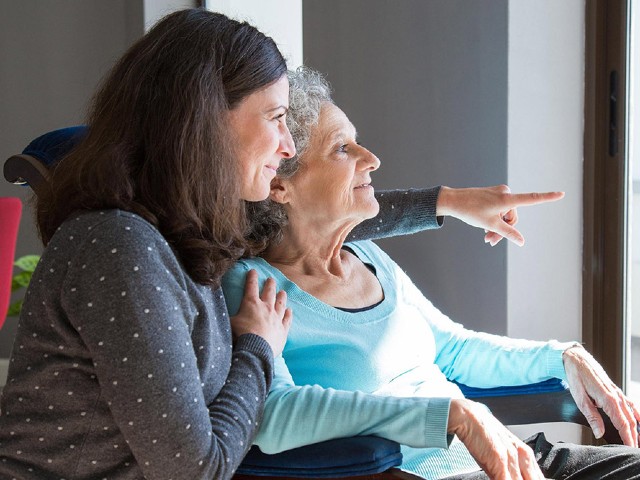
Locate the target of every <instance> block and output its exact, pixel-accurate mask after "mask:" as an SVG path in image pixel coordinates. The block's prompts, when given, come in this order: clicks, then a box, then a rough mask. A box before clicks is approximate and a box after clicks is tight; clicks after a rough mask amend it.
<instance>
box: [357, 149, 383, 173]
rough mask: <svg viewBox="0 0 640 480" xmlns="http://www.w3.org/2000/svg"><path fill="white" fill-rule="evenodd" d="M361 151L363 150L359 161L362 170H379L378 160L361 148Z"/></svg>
mask: <svg viewBox="0 0 640 480" xmlns="http://www.w3.org/2000/svg"><path fill="white" fill-rule="evenodd" d="M362 149H363V150H364V151H363V155H362V159H361V163H362V168H363V169H365V170H377V169H378V168H380V159H379V158H378V157H376V156H375V155H374V154H373V152H371V151H369V150H367V149H366V148H364V147H362Z"/></svg>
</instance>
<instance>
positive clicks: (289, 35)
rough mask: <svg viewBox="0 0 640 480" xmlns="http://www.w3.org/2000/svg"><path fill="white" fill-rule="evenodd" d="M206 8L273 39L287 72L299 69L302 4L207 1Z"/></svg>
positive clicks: (278, 0)
mask: <svg viewBox="0 0 640 480" xmlns="http://www.w3.org/2000/svg"><path fill="white" fill-rule="evenodd" d="M205 4H206V7H207V8H208V9H210V10H213V11H215V12H220V13H224V14H225V15H228V16H229V17H232V18H235V19H238V20H243V21H247V22H249V23H250V24H252V25H254V26H256V27H257V28H258V29H259V30H260V31H261V32H263V33H265V34H266V35H268V36H270V37H271V38H273V39H274V40H275V42H276V44H277V45H278V48H279V49H280V51H281V52H282V54H283V55H284V57H285V59H286V60H287V66H288V67H289V68H290V69H295V68H296V67H298V66H300V65H302V63H303V62H302V0H208V1H207V2H205Z"/></svg>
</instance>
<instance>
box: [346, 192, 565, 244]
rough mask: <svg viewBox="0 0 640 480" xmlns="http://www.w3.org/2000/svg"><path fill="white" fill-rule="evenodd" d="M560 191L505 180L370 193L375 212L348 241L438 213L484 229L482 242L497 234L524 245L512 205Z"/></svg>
mask: <svg viewBox="0 0 640 480" xmlns="http://www.w3.org/2000/svg"><path fill="white" fill-rule="evenodd" d="M562 197H564V193H563V192H546V193H539V192H532V193H511V190H510V189H509V187H507V186H506V185H498V186H495V187H478V188H450V187H433V188H426V189H410V190H388V191H380V192H378V193H376V198H377V199H378V203H379V204H380V213H379V214H378V215H377V216H376V217H375V218H373V219H371V220H367V221H365V222H363V223H361V224H360V225H358V227H356V228H355V229H354V230H353V232H352V233H351V236H350V237H349V238H348V241H353V240H366V239H371V240H374V239H377V238H385V237H393V236H398V235H407V234H409V233H416V232H420V231H423V230H429V229H433V228H438V227H440V226H441V225H442V222H443V217H444V216H451V217H456V218H458V219H459V220H462V221H463V222H465V223H467V224H469V225H471V226H474V227H478V228H482V229H484V230H485V231H486V232H487V234H486V235H485V242H486V243H489V244H490V245H491V246H494V245H496V244H497V243H498V242H500V240H502V238H507V239H508V240H511V241H512V242H513V243H515V244H516V245H520V246H522V245H524V237H523V236H522V234H521V233H520V232H519V231H518V230H517V229H516V228H515V225H516V223H518V212H517V208H518V207H524V206H528V205H537V204H539V203H545V202H553V201H556V200H560V199H561V198H562Z"/></svg>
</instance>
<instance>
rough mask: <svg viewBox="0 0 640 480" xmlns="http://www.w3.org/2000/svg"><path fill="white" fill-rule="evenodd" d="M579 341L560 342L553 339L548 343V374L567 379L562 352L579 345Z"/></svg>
mask: <svg viewBox="0 0 640 480" xmlns="http://www.w3.org/2000/svg"><path fill="white" fill-rule="evenodd" d="M579 345H580V343H579V342H558V341H557V340H551V341H549V342H548V344H547V352H546V353H547V359H546V360H547V375H549V376H550V377H554V378H559V379H561V380H567V374H566V373H565V371H564V361H563V360H562V354H563V353H564V352H565V350H567V349H569V348H571V347H576V346H579Z"/></svg>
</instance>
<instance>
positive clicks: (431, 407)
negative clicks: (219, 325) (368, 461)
mask: <svg viewBox="0 0 640 480" xmlns="http://www.w3.org/2000/svg"><path fill="white" fill-rule="evenodd" d="M248 269H249V268H248V266H247V264H246V263H244V262H238V263H237V264H236V266H235V267H233V268H232V269H231V270H230V271H229V272H227V274H226V275H225V277H224V279H223V288H224V291H225V299H226V300H227V304H228V307H229V312H230V313H231V314H233V313H235V312H236V311H237V309H238V307H239V305H240V301H241V299H242V292H243V286H244V278H245V276H246V273H247V271H248ZM259 273H260V272H259ZM261 277H262V278H261V279H260V280H261V282H262V281H264V280H265V278H264V275H262V274H261ZM293 321H294V322H295V312H294V320H293ZM285 350H286V349H285ZM449 404H450V399H449V398H398V397H391V396H382V395H374V394H366V393H363V392H357V391H345V390H336V389H332V388H323V387H320V386H318V385H296V384H295V382H294V381H293V378H292V376H291V374H290V372H289V370H288V368H287V365H286V361H285V359H284V358H283V357H282V356H280V357H278V358H276V359H275V361H274V378H273V382H272V385H271V390H270V392H269V396H268V397H267V401H266V404H265V412H264V418H263V421H262V424H261V425H260V429H259V431H258V436H257V437H256V440H255V443H256V444H257V445H258V446H259V447H260V449H261V450H262V451H263V452H265V453H278V452H281V451H284V450H289V449H292V448H296V447H300V446H302V445H308V444H311V443H317V442H321V441H324V440H329V439H334V438H341V437H350V436H355V435H376V436H379V437H384V438H388V439H391V440H395V441H396V442H399V443H402V444H405V445H409V446H413V447H440V448H446V447H447V446H448V442H449V441H450V437H448V436H447V434H446V429H447V421H448V417H449Z"/></svg>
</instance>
